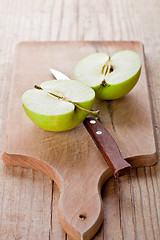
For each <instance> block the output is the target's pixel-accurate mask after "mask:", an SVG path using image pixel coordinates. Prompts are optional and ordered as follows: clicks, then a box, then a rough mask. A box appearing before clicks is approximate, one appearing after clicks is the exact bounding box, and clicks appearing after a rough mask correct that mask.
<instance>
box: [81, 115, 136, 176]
mask: <svg viewBox="0 0 160 240" xmlns="http://www.w3.org/2000/svg"><path fill="white" fill-rule="evenodd" d="M83 123H84V125H85V127H86V129H87V130H88V132H89V133H90V135H91V137H92V138H93V140H94V142H95V143H96V145H97V147H98V148H99V150H100V152H101V153H102V155H103V157H104V158H105V160H106V162H107V164H108V166H109V167H110V169H111V170H112V171H113V174H114V176H115V177H118V176H122V175H125V174H127V173H128V172H129V171H130V168H131V165H130V164H129V163H128V162H126V161H125V160H124V159H123V157H122V155H121V153H120V151H119V148H118V146H117V144H116V142H115V140H114V139H113V137H112V136H111V135H110V134H109V132H108V131H107V130H106V129H105V128H104V127H103V125H102V124H101V123H100V122H99V121H98V120H97V119H96V118H95V117H88V118H86V119H85V120H84V122H83Z"/></svg>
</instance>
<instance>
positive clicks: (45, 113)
mask: <svg viewBox="0 0 160 240" xmlns="http://www.w3.org/2000/svg"><path fill="white" fill-rule="evenodd" d="M94 99H95V92H94V91H93V90H92V88H90V87H89V86H87V85H86V84H84V83H81V82H79V81H73V80H68V81H66V80H51V81H47V82H44V83H42V84H41V85H40V86H39V87H38V86H36V88H34V89H30V90H28V91H26V92H25V93H24V94H23V96H22V105H23V108H24V110H25V112H26V114H27V116H28V117H29V118H30V119H31V120H32V121H33V122H34V123H35V124H36V125H37V126H39V127H40V128H43V129H45V130H48V131H56V132H57V131H65V130H69V129H72V128H74V127H76V126H77V125H79V124H80V123H81V122H82V121H83V120H84V119H85V118H86V116H87V114H88V112H89V111H90V110H91V108H92V106H93V103H94Z"/></svg>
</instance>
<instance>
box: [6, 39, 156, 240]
mask: <svg viewBox="0 0 160 240" xmlns="http://www.w3.org/2000/svg"><path fill="white" fill-rule="evenodd" d="M125 49H131V50H134V51H136V52H137V53H139V55H140V56H141V59H142V66H143V67H142V72H141V77H140V80H139V82H138V83H137V85H136V87H135V88H134V89H133V90H132V92H131V93H130V94H128V95H127V96H125V97H123V98H121V99H119V100H115V101H102V100H98V99H96V100H95V103H94V106H93V107H94V108H95V109H100V119H101V122H102V124H103V126H104V127H106V129H107V130H108V131H109V132H110V133H112V136H113V137H114V138H115V139H116V142H117V144H118V146H119V147H120V150H121V153H122V156H123V158H125V159H127V160H128V161H129V162H130V163H131V165H132V166H135V167H138V166H151V165H153V164H155V163H156V160H157V159H156V149H155V141H154V135H153V126H152V120H151V112H150V105H149V97H148V89H147V81H146V74H145V65H144V61H143V48H142V45H141V43H139V42H122V41H119V42H118V41H116V42H104V41H103V42H102V41H101V42H99V41H97V42H96V41H85V42H83V41H81V42H78V41H77V42H74V41H61V42H25V43H24V42H23V43H21V44H19V45H18V46H17V49H16V54H15V60H14V63H13V72H14V73H13V77H12V79H11V84H10V96H9V104H8V110H7V118H6V120H5V122H6V125H5V129H4V134H3V142H4V143H3V151H4V154H3V157H2V158H3V160H4V162H5V163H6V164H7V165H14V166H24V167H31V168H33V169H35V170H39V171H42V172H43V173H45V174H47V175H48V176H49V177H51V178H52V179H53V180H55V182H56V183H57V184H58V186H59V189H60V192H61V195H60V201H59V209H58V210H59V217H60V220H61V223H62V226H63V228H64V230H65V231H66V232H67V233H68V234H69V235H70V236H72V238H73V239H77V240H80V239H81V240H82V239H83V240H88V239H90V238H91V237H93V236H94V235H95V233H96V232H97V230H98V229H99V227H100V225H101V223H102V221H103V207H102V202H101V197H100V195H99V192H100V191H101V187H102V184H103V183H104V181H107V179H108V178H109V177H110V176H111V175H112V173H111V170H110V169H109V167H108V165H107V164H106V162H105V161H104V159H103V157H102V156H101V154H100V152H99V150H98V149H97V148H96V146H95V144H94V143H93V141H92V139H91V137H90V136H89V134H88V133H87V131H86V129H85V127H84V126H83V124H80V125H79V126H78V127H76V128H75V129H72V130H70V131H65V132H60V133H53V132H49V131H44V130H42V129H40V128H38V127H37V126H35V125H34V124H33V123H32V122H31V121H30V120H29V119H28V117H27V116H26V114H25V113H24V111H23V108H22V104H21V97H22V95H23V93H24V92H25V91H26V90H28V89H29V88H33V86H34V85H35V84H38V85H40V84H41V82H43V81H44V80H45V81H46V80H49V79H50V77H51V76H50V72H49V68H50V67H52V66H53V67H54V68H55V69H59V70H60V69H61V68H62V66H63V70H64V72H65V73H66V72H67V75H68V76H71V77H72V75H73V69H74V65H75V63H76V62H78V61H79V60H80V59H82V58H83V57H84V56H86V55H88V54H90V53H94V52H107V53H108V54H109V55H111V56H112V54H113V53H114V52H117V51H121V50H125ZM75 52H76V53H77V54H76V55H75V54H74V53H75ZM24 59H25V61H24ZM63 59H64V60H63ZM24 73H25V74H24ZM102 131H103V130H102ZM15 136H16V139H15ZM107 141H108V139H106V143H105V145H109V144H108V143H107ZM108 147H109V146H108ZM111 148H112V151H114V154H116V153H115V149H113V147H110V149H111ZM110 151H111V150H110ZM111 155H113V153H112V152H111ZM118 157H119V155H118V156H116V158H118ZM86 189H87V193H86ZM114 207H115V206H114V205H113V206H112V208H114Z"/></svg>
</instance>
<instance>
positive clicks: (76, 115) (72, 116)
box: [22, 98, 94, 132]
mask: <svg viewBox="0 0 160 240" xmlns="http://www.w3.org/2000/svg"><path fill="white" fill-rule="evenodd" d="M93 103H94V98H93V99H92V101H88V102H84V103H81V104H79V103H78V105H79V106H81V107H83V108H85V109H88V110H91V109H92V106H93ZM22 105H23V108H24V111H25V113H26V114H27V116H28V117H29V118H30V119H31V120H32V122H34V123H35V124H36V125H37V126H38V127H40V128H42V129H44V130H47V131H53V132H61V131H66V130H70V129H72V128H75V127H77V126H78V125H79V124H81V123H82V122H83V121H84V119H85V118H86V117H87V115H88V113H86V112H84V111H83V110H81V109H79V108H74V109H73V110H72V111H71V112H69V113H65V114H62V115H54V116H47V115H42V114H38V113H35V112H32V111H30V110H29V109H28V108H26V107H25V105H24V104H22Z"/></svg>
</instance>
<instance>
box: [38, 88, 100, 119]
mask: <svg viewBox="0 0 160 240" xmlns="http://www.w3.org/2000/svg"><path fill="white" fill-rule="evenodd" d="M34 88H36V89H38V90H44V89H43V88H42V87H40V86H38V85H35V86H34ZM47 93H48V94H50V95H52V96H54V97H56V98H58V99H61V100H63V101H65V102H69V103H72V104H73V105H74V106H75V107H77V108H79V109H81V110H82V111H84V112H87V113H90V114H93V115H96V116H97V117H98V114H99V110H96V111H93V110H88V109H85V108H83V107H81V106H79V105H78V104H77V103H75V102H72V101H70V100H67V99H66V98H64V97H61V96H59V95H57V94H54V93H51V92H48V91H47Z"/></svg>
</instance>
